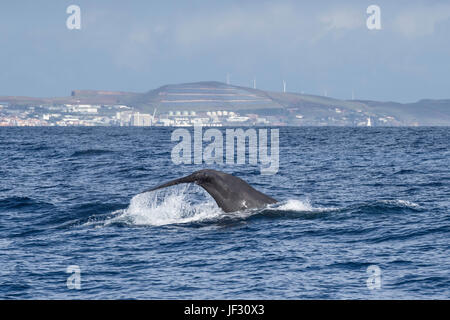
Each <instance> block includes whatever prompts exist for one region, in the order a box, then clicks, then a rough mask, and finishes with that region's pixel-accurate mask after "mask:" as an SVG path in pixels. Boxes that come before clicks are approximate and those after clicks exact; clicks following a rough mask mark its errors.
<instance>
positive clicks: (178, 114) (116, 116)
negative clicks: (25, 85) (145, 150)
mask: <svg viewBox="0 0 450 320" xmlns="http://www.w3.org/2000/svg"><path fill="white" fill-rule="evenodd" d="M271 118H272V119H271V120H272V123H277V124H279V125H282V122H281V121H280V119H279V117H271ZM269 124H270V122H269V120H268V119H267V118H266V117H260V116H258V115H257V114H245V115H240V114H238V113H236V112H233V111H227V110H220V111H205V112H196V111H192V110H186V111H168V112H165V113H157V108H155V109H154V112H153V113H152V114H149V113H141V112H139V111H136V110H134V109H133V108H132V107H129V106H126V105H88V104H80V105H70V104H65V105H59V106H42V105H39V106H11V107H9V106H6V105H0V126H137V127H148V126H166V127H167V126H171V127H188V126H194V125H202V126H205V127H221V126H236V125H243V126H247V125H269Z"/></svg>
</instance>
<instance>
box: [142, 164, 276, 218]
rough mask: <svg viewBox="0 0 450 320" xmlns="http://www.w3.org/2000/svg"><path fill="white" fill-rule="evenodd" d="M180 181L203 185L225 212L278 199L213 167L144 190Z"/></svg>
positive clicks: (269, 202) (172, 184) (164, 186)
mask: <svg viewBox="0 0 450 320" xmlns="http://www.w3.org/2000/svg"><path fill="white" fill-rule="evenodd" d="M180 183H195V184H197V185H199V186H201V187H202V188H203V189H205V190H206V191H207V192H208V193H209V194H210V195H211V196H212V197H213V198H214V200H216V202H217V205H218V206H219V207H220V208H221V209H222V210H223V211H225V212H235V211H241V210H246V209H258V208H263V207H265V206H267V205H268V204H271V203H276V202H277V200H275V199H273V198H271V197H269V196H267V195H265V194H264V193H262V192H259V191H258V190H255V189H254V188H252V187H251V186H250V185H249V184H248V183H247V182H245V181H244V180H242V179H240V178H238V177H235V176H233V175H231V174H227V173H224V172H221V171H216V170H212V169H204V170H199V171H196V172H194V173H192V174H190V175H188V176H186V177H183V178H179V179H175V180H171V181H169V182H166V183H164V184H162V185H159V186H157V187H154V188H151V189H148V190H145V191H144V192H150V191H154V190H158V189H162V188H166V187H170V186H174V185H177V184H180ZM144 192H143V193H144Z"/></svg>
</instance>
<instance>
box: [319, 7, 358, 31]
mask: <svg viewBox="0 0 450 320" xmlns="http://www.w3.org/2000/svg"><path fill="white" fill-rule="evenodd" d="M364 18H365V16H364V12H362V11H361V10H357V9H356V8H338V9H333V10H330V11H328V12H327V13H325V14H322V15H320V16H319V21H320V23H321V24H322V25H323V26H324V28H325V30H326V31H328V32H329V31H332V30H351V29H356V28H363V27H364Z"/></svg>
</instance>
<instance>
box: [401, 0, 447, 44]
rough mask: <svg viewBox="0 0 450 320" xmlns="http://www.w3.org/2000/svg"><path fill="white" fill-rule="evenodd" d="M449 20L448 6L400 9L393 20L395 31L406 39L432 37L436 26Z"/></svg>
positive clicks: (437, 5)
mask: <svg viewBox="0 0 450 320" xmlns="http://www.w3.org/2000/svg"><path fill="white" fill-rule="evenodd" d="M448 19H450V4H435V5H427V6H415V7H407V8H402V10H401V11H400V13H399V14H398V15H397V17H396V18H395V19H394V22H393V28H394V30H395V31H397V32H399V33H400V34H402V35H404V36H406V37H422V36H428V35H432V34H434V32H435V29H436V26H437V25H438V24H439V23H441V22H444V21H446V20H448Z"/></svg>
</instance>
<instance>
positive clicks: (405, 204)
mask: <svg viewBox="0 0 450 320" xmlns="http://www.w3.org/2000/svg"><path fill="white" fill-rule="evenodd" d="M381 202H383V203H386V204H391V205H396V206H402V207H407V208H412V209H420V205H418V204H417V203H415V202H412V201H408V200H382V201H381Z"/></svg>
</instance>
